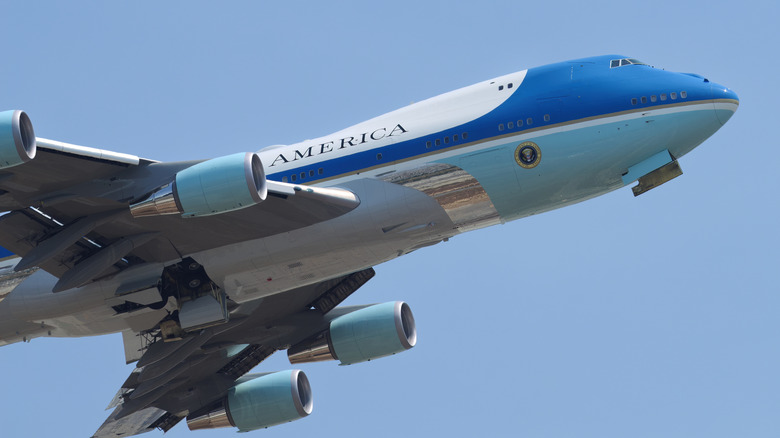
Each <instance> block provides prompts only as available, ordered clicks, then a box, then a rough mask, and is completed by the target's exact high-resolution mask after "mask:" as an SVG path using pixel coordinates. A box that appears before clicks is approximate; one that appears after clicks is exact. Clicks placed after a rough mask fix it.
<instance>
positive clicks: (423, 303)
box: [0, 0, 780, 438]
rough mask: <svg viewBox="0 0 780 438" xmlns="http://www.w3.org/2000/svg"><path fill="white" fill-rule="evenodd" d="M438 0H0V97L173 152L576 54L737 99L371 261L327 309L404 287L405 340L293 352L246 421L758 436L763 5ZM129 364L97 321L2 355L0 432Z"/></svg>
mask: <svg viewBox="0 0 780 438" xmlns="http://www.w3.org/2000/svg"><path fill="white" fill-rule="evenodd" d="M462 3H466V2H451V1H420V0H418V1H392V2H362V1H361V2H339V1H328V2H294V1H288V2H260V1H257V2H196V1H186V2H185V1H178V2H175V1H171V2H151V1H137V2H97V1H94V2H83V1H69V2H46V1H36V2H11V1H0V5H2V7H3V20H2V23H3V24H2V26H0V36H1V37H2V41H4V45H3V50H2V53H3V62H2V63H0V84H2V85H0V108H2V109H23V110H25V111H27V113H28V114H29V115H30V117H31V119H32V121H33V124H34V126H35V131H36V134H37V135H38V136H41V137H46V138H51V139H56V140H60V141H66V142H72V143H76V144H81V145H86V146H92V147H97V148H104V149H110V150H115V151H120V152H127V153H132V154H136V155H139V156H142V157H148V158H153V159H157V160H182V159H196V158H211V157H217V156H221V155H226V154H229V153H234V152H241V151H254V150H258V149H260V148H262V147H264V146H267V145H272V144H280V143H281V144H289V143H293V142H297V141H300V140H303V139H306V138H314V137H317V136H320V135H324V134H327V133H330V132H334V131H336V130H339V129H342V128H344V127H347V126H349V125H351V124H354V123H357V122H360V121H362V120H365V119H368V118H370V117H373V116H376V115H379V114H382V113H384V112H387V111H390V110H393V109H396V108H399V107H401V106H404V105H407V104H409V103H411V102H413V101H420V100H423V99H425V98H428V97H432V96H434V95H437V94H440V93H443V92H446V91H450V90H452V89H455V88H459V87H462V86H466V85H470V84H473V83H476V82H479V81H482V80H486V79H489V78H492V77H495V76H499V75H503V74H506V73H511V72H514V71H518V70H522V69H525V68H529V67H534V66H538V65H543V64H547V63H552V62H558V61H564V60H568V59H574V58H580V57H586V56H592V55H601V54H608V53H617V54H623V55H627V56H631V57H636V58H638V59H641V60H643V61H645V62H647V63H649V64H652V65H655V66H656V67H659V68H665V69H667V70H672V71H680V72H695V73H699V74H702V75H704V76H706V77H708V78H709V79H710V80H712V81H714V82H718V83H721V84H723V85H726V86H728V87H730V88H732V89H733V90H735V91H736V92H737V93H738V94H739V97H740V99H741V106H740V109H739V111H738V112H737V113H736V115H735V116H734V117H733V118H732V119H731V121H729V122H728V124H726V126H725V127H723V128H722V129H721V130H720V131H719V132H717V133H716V134H715V135H714V136H713V137H712V138H711V139H709V140H708V141H706V142H705V143H704V144H703V145H702V146H700V147H699V148H698V149H696V150H695V151H693V152H692V153H690V154H689V155H687V156H685V157H683V158H682V159H681V160H680V164H681V167H682V169H683V171H684V173H685V174H684V175H683V176H682V177H680V178H677V179H675V180H673V181H671V182H669V183H667V184H666V185H664V186H662V187H660V188H657V189H655V190H652V191H651V192H648V193H646V194H644V195H642V196H641V197H639V198H634V197H633V196H632V194H631V191H630V189H629V188H623V189H621V190H617V191H615V192H613V193H610V194H608V195H605V196H602V197H600V198H597V199H594V200H591V201H588V202H585V203H582V204H578V205H575V206H571V207H567V208H564V209H561V210H557V211H554V212H550V213H545V214H542V215H539V216H534V217H530V218H526V219H522V220H519V221H516V222H512V223H508V224H506V225H501V226H495V227H492V228H489V229H485V230H480V231H475V232H472V233H468V234H465V235H462V236H458V237H456V238H454V239H451V240H450V241H449V242H447V243H443V244H440V245H437V246H434V247H431V248H427V249H424V250H420V251H418V252H415V253H413V254H410V255H407V256H404V257H402V258H400V259H397V260H394V261H392V262H389V263H386V264H384V265H380V266H378V267H377V268H376V270H377V276H376V277H375V278H374V279H373V280H372V281H371V282H369V283H368V284H367V285H366V286H365V287H363V288H362V289H361V290H360V291H359V292H358V293H356V294H355V295H353V296H352V297H350V299H349V300H348V301H347V303H348V304H361V303H371V302H384V301H391V300H405V301H407V302H408V303H409V304H410V305H411V306H412V309H413V311H414V314H415V317H416V320H417V326H418V334H419V340H418V344H417V347H416V348H414V349H412V350H410V351H408V352H406V353H404V354H399V355H396V356H393V357H390V358H386V359H382V360H377V361H372V362H370V363H364V364H359V365H353V366H348V367H339V366H337V365H336V363H335V362H330V363H320V364H304V365H302V366H300V368H301V369H303V370H304V371H305V372H306V374H307V375H308V376H309V379H310V381H311V384H312V387H313V391H314V413H313V414H312V415H311V416H309V417H308V418H306V419H303V420H300V421H297V422H293V423H290V424H286V425H282V426H277V427H274V428H271V429H267V430H263V431H257V432H253V433H252V436H263V437H268V438H270V437H289V436H339V437H363V436H372V437H396V436H399V435H400V434H403V435H405V436H430V435H433V434H436V436H462V437H471V436H523V437H556V438H563V437H599V438H603V437H627V436H631V437H634V438H641V437H660V436H667V437H683V436H684V437H708V438H713V437H735V436H746V437H770V436H772V437H776V436H778V433H780V351H779V350H778V346H779V344H780V341H778V333H779V332H778V329H779V328H780V323H779V322H778V320H779V318H778V312H779V311H780V293H779V292H780V288H779V287H778V284H777V283H778V282H777V277H778V271H780V254H779V252H780V250H778V248H780V233H779V232H778V215H779V207H780V202H779V201H778V188H777V187H778V182H780V181H779V179H780V177H778V175H779V174H780V173H779V172H778V168H780V144H778V140H777V135H776V134H772V132H773V130H774V129H776V127H777V117H778V111H777V107H776V103H777V101H778V99H780V95H778V86H777V77H776V76H777V72H778V71H780V62H778V59H780V58H779V57H778V56H777V47H778V45H780V38H778V36H779V35H780V32H779V31H778V30H777V27H776V25H777V21H778V18H780V6H779V5H780V4H779V3H778V2H777V1H769V0H767V1H745V2H741V3H739V4H738V3H737V2H725V1H723V2H718V1H715V2H712V1H692V2H684V1H665V0H654V1H642V2H633V1H614V2H613V1H587V2H584V1H566V2H556V1H550V2H525V1H484V0H483V1H479V2H471V3H470V4H468V5H463V4H462ZM773 102H774V103H773ZM132 368H133V366H132V365H127V366H126V365H125V364H124V355H123V349H122V341H121V337H120V335H118V334H117V335H110V336H103V337H95V338H85V339H35V340H33V341H32V342H31V343H29V344H15V345H11V346H7V347H3V348H0V421H1V422H2V426H0V435H2V436H3V437H4V438H5V437H22V436H24V437H28V436H41V437H43V436H46V437H88V436H90V435H91V434H92V433H93V432H94V431H95V430H96V429H97V428H98V427H99V426H100V424H102V422H103V420H104V419H105V417H106V416H107V415H108V413H109V412H107V411H103V409H104V408H105V406H106V405H108V403H109V401H110V400H111V398H112V397H113V395H114V394H115V392H116V390H117V389H118V388H119V386H120V385H121V383H122V382H123V381H124V380H125V378H126V377H127V375H128V374H129V373H130V371H131V370H132ZM287 368H290V365H289V364H288V363H287V362H286V357H285V356H284V354H283V353H278V354H277V355H275V356H273V357H271V358H270V359H269V360H267V361H266V362H264V363H263V364H262V365H261V366H260V367H259V368H258V369H257V371H271V370H281V369H287ZM234 433H235V432H234V430H233V429H222V430H214V431H205V432H189V431H188V430H187V428H186V426H185V424H184V423H180V424H179V425H178V426H176V427H175V428H174V429H173V430H171V432H169V434H168V436H170V437H186V436H190V437H202V438H211V437H214V438H216V437H230V436H234V435H233V434H234ZM145 436H150V437H151V436H162V434H161V433H160V432H157V431H155V432H152V433H150V434H147V435H145Z"/></svg>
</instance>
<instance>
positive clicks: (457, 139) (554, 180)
mask: <svg viewBox="0 0 780 438" xmlns="http://www.w3.org/2000/svg"><path fill="white" fill-rule="evenodd" d="M738 104H739V101H738V98H737V96H736V94H735V93H734V92H733V91H731V90H729V89H728V88H726V87H723V86H721V85H717V84H715V83H712V82H709V81H708V80H707V79H705V78H703V77H701V76H698V75H693V74H682V73H673V72H668V71H664V70H660V69H655V68H652V67H650V66H648V65H644V64H641V63H639V62H638V61H636V60H632V59H629V58H626V57H624V56H617V55H613V56H600V57H593V58H585V59H580V60H574V61H568V62H562V63H557V64H551V65H547V66H543V67H538V68H532V69H528V70H523V71H521V72H518V73H513V74H509V75H506V76H501V77H498V78H495V79H492V80H489V81H485V82H482V83H479V84H476V85H472V86H469V87H465V88H462V89H459V90H456V91H452V92H449V93H446V94H443V95H440V96H437V97H434V98H431V99H428V100H425V101H422V102H419V103H415V104H413V105H410V106H407V107H404V108H401V109H399V110H396V111H393V112H390V113H387V114H384V115H381V116H379V117H376V118H373V119H371V120H368V121H365V122H362V123H359V124H357V125H354V126H351V127H349V128H347V129H344V130H341V131H338V132H336V133H333V134H331V135H327V136H324V137H320V138H317V139H313V140H306V141H304V142H301V143H296V144H292V145H289V146H274V147H270V148H266V149H263V150H261V151H259V152H258V155H259V156H260V158H261V160H262V163H263V166H264V168H265V172H266V175H267V177H268V179H269V180H275V181H279V182H287V183H292V184H302V185H315V186H325V187H328V186H334V187H336V186H337V187H341V188H345V189H348V190H350V191H352V192H353V193H355V194H356V195H357V196H358V197H359V198H360V205H359V206H358V207H357V208H355V209H354V210H353V211H351V212H349V213H347V214H345V215H343V216H341V217H338V218H336V219H332V220H329V221H325V222H322V223H318V224H315V225H311V226H308V227H304V228H300V229H296V230H294V231H290V232H285V233H281V234H277V235H274V236H270V237H264V238H262V239H258V240H251V241H245V242H241V243H236V244H231V245H227V246H224V247H220V248H215V249H209V250H207V251H203V252H201V253H197V254H184V255H183V256H191V257H193V258H194V259H195V260H198V261H199V263H201V264H202V265H203V266H206V267H208V274H209V276H210V277H211V278H212V279H213V280H214V281H215V282H216V283H217V284H218V285H220V287H223V288H224V289H225V291H226V292H227V294H228V296H229V297H230V298H231V299H232V300H234V301H236V302H246V301H251V300H254V299H258V298H262V297H264V296H268V295H272V294H276V293H281V292H284V291H287V290H290V289H294V288H297V287H301V286H304V285H306V284H314V283H316V282H321V281H323V280H327V279H330V278H335V277H338V276H341V275H345V274H349V273H352V272H356V271H359V270H361V269H365V268H368V267H371V266H374V265H377V264H379V263H382V262H385V261H387V260H390V259H392V258H394V257H397V256H400V255H403V254H406V253H408V252H410V251H413V250H416V249H418V248H422V247H425V246H428V245H432V244H435V243H437V242H441V241H443V240H446V239H448V238H450V237H452V236H454V235H457V234H459V233H461V232H464V231H469V230H473V229H477V228H482V227H485V226H489V225H493V224H497V223H503V222H506V221H510V220H514V219H518V218H522V217H525V216H529V215H532V214H537V213H540V212H544V211H549V210H552V209H555V208H559V207H563V206H565V205H569V204H572V203H576V202H580V201H583V200H586V199H589V198H592V197H594V196H598V195H600V194H603V193H606V192H609V191H611V190H615V189H618V188H620V187H623V186H625V185H627V184H630V183H632V182H633V181H636V180H637V179H638V178H640V177H642V176H644V175H645V174H647V172H650V171H653V170H655V169H656V168H658V167H660V166H662V165H664V164H666V163H667V162H669V161H674V160H676V159H678V158H679V157H681V156H683V155H685V154H686V153H688V152H690V151H691V150H692V149H693V148H695V147H696V146H698V145H699V144H701V143H702V142H703V141H704V140H705V139H707V138H708V137H709V136H711V135H712V134H713V133H714V132H716V131H717V130H718V129H719V128H720V127H721V126H722V125H723V124H724V123H725V122H726V121H727V120H728V119H729V118H730V117H731V116H732V115H733V114H734V112H735V111H736V109H737V106H738ZM659 157H660V161H659ZM131 274H132V272H131V273H128V274H127V275H131ZM123 275H124V274H123V273H120V274H118V275H117V276H116V277H114V278H109V279H105V280H100V281H96V282H94V283H91V284H89V285H86V286H84V287H81V288H77V289H73V290H69V291H65V292H60V293H58V294H56V298H55V296H54V295H53V294H52V293H51V292H50V291H51V287H50V286H51V285H53V284H54V282H56V278H54V277H53V276H50V275H49V274H46V273H45V272H42V271H41V272H39V273H36V275H35V276H33V278H31V279H30V281H28V282H25V283H24V284H22V285H20V286H19V288H18V289H17V290H15V291H14V292H13V293H12V294H11V295H10V296H9V297H8V298H7V299H6V300H5V302H4V305H5V306H6V308H7V309H9V311H11V312H12V314H13V316H14V318H18V319H19V320H22V321H43V320H45V321H46V323H47V325H49V326H53V327H57V329H56V330H55V331H53V332H51V333H50V334H51V335H52V336H85V335H93V334H102V333H110V332H116V331H123V330H127V329H128V327H129V325H131V322H128V321H127V319H126V318H124V319H123V318H122V317H117V316H116V315H115V312H114V311H113V310H112V308H111V307H110V304H107V303H108V302H109V300H110V299H112V298H113V292H114V291H115V290H116V288H117V285H118V284H121V282H122V281H125V280H124V279H123V278H122V276H123ZM27 283H29V286H27V287H26V286H25V285H26V284H27ZM22 289H25V290H22ZM22 297H24V298H22ZM0 313H1V312H0ZM130 328H132V327H130Z"/></svg>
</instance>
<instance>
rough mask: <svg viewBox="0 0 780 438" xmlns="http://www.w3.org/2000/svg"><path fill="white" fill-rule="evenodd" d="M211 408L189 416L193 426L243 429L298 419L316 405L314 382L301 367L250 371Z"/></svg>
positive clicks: (245, 430)
mask: <svg viewBox="0 0 780 438" xmlns="http://www.w3.org/2000/svg"><path fill="white" fill-rule="evenodd" d="M237 382H238V384H236V385H235V386H234V387H233V388H231V389H230V390H229V391H228V394H227V395H226V396H225V398H224V399H222V401H221V402H220V403H219V404H218V405H216V406H212V407H211V408H210V409H208V410H205V411H201V412H195V413H194V414H192V415H190V416H188V417H187V427H189V428H190V430H198V429H214V428H218V427H230V426H233V427H237V428H238V429H239V431H240V432H248V431H250V430H255V429H262V428H265V427H270V426H275V425H277V424H282V423H288V422H290V421H294V420H298V419H300V418H303V417H305V416H307V415H309V414H311V411H312V409H313V406H314V405H313V402H312V397H311V386H310V385H309V379H308V378H307V377H306V374H304V373H303V371H300V370H289V371H279V372H276V373H269V374H263V375H247V376H244V377H242V378H241V379H239V380H238V381H237Z"/></svg>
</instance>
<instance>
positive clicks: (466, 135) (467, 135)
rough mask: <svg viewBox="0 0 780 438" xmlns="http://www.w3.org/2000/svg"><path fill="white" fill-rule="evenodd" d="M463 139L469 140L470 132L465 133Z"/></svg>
mask: <svg viewBox="0 0 780 438" xmlns="http://www.w3.org/2000/svg"><path fill="white" fill-rule="evenodd" d="M462 137H463V139H464V140H465V139H467V138H469V133H468V132H464V133H463V135H462Z"/></svg>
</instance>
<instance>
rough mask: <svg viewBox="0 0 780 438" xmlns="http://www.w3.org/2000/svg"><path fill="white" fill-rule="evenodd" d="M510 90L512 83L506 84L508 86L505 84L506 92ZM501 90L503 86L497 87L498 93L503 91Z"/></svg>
mask: <svg viewBox="0 0 780 438" xmlns="http://www.w3.org/2000/svg"><path fill="white" fill-rule="evenodd" d="M510 88H512V83H511V82H510V83H508V84H506V89H507V90H508V89H510ZM503 89H504V86H503V85H499V86H498V91H501V90H503Z"/></svg>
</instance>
